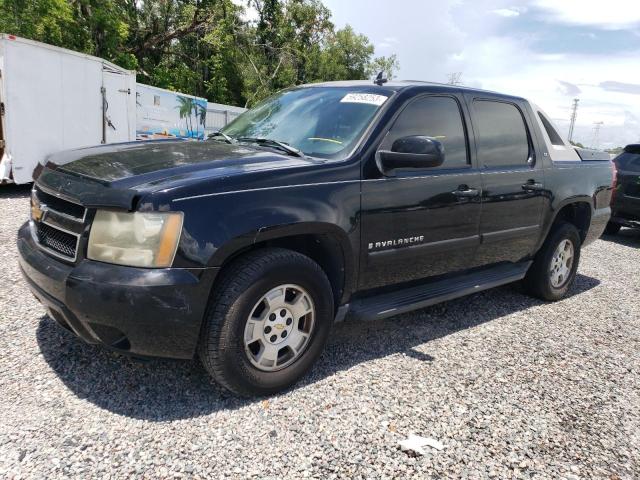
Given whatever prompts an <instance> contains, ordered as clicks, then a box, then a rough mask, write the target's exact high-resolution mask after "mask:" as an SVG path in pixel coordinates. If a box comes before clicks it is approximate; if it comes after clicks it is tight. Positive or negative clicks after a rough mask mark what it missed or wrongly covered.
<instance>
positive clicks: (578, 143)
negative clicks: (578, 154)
mask: <svg viewBox="0 0 640 480" xmlns="http://www.w3.org/2000/svg"><path fill="white" fill-rule="evenodd" d="M569 143H571V145H573V146H574V147H578V148H586V147H585V146H584V145H583V144H581V143H580V142H573V141H572V142H569Z"/></svg>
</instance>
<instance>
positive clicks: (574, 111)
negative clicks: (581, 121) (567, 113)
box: [569, 98, 580, 142]
mask: <svg viewBox="0 0 640 480" xmlns="http://www.w3.org/2000/svg"><path fill="white" fill-rule="evenodd" d="M579 101H580V99H578V98H574V99H573V106H572V107H571V123H569V142H571V141H572V140H573V127H574V126H575V125H576V117H577V116H578V102H579Z"/></svg>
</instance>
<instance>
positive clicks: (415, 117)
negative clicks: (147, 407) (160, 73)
mask: <svg viewBox="0 0 640 480" xmlns="http://www.w3.org/2000/svg"><path fill="white" fill-rule="evenodd" d="M611 188H612V166H611V163H610V162H602V161H584V160H581V159H580V157H578V156H577V154H576V152H575V151H574V150H572V149H571V147H570V146H568V145H566V144H565V143H564V142H563V141H562V140H561V139H560V137H559V135H558V134H557V132H556V131H555V129H554V128H553V125H552V124H551V123H550V121H549V120H548V118H547V117H546V116H545V115H544V113H543V112H542V111H540V110H539V109H538V108H537V107H535V105H533V104H532V103H530V102H528V101H526V100H525V99H523V98H519V97H513V96H507V95H502V94H498V93H492V92H487V91H480V90H473V89H467V88H461V87H456V86H447V85H438V84H430V83H422V82H387V83H383V82H378V83H375V82H374V83H370V82H338V83H325V84H316V85H308V86H302V87H296V88H291V89H288V90H285V91H282V92H280V93H278V94H276V95H275V96H273V97H271V98H269V99H267V100H266V101H264V102H262V103H261V104H259V105H258V106H256V107H255V108H253V109H251V110H249V111H248V112H246V113H245V114H243V115H242V116H240V117H239V118H237V119H236V120H235V121H233V122H232V123H231V124H229V125H228V126H227V127H225V128H224V129H223V130H222V131H220V132H218V133H217V134H215V135H213V136H212V137H211V138H210V139H209V140H208V141H205V142H190V141H177V140H176V141H155V142H154V141H150V142H138V143H126V144H118V145H108V146H101V147H93V148H86V149H80V150H74V151H70V152H66V153H63V154H58V155H56V156H54V157H52V158H50V160H49V161H48V163H47V165H46V166H45V168H43V169H42V171H41V173H40V175H39V176H38V178H37V181H36V182H35V184H34V187H33V195H32V203H31V219H30V220H29V222H27V223H26V224H25V225H24V226H23V227H22V228H21V230H20V232H19V235H18V249H19V253H20V266H21V268H22V271H23V273H24V276H25V278H26V280H27V282H28V284H29V286H30V287H31V290H32V291H33V293H34V294H35V295H36V297H37V298H38V299H39V300H40V301H41V302H42V303H43V304H44V305H45V306H46V307H47V309H48V311H49V313H50V316H51V317H53V318H54V319H55V320H57V321H58V322H59V323H60V324H61V325H62V326H64V327H66V328H68V329H69V330H71V331H73V332H74V333H75V334H76V335H77V336H79V337H80V338H81V339H83V340H84V341H86V342H89V343H98V344H102V345H105V346H106V347H108V348H111V349H114V350H116V351H118V352H123V353H130V354H132V355H138V356H158V357H171V358H182V359H189V358H192V357H194V356H195V355H196V354H197V355H198V356H199V357H200V358H201V360H202V362H203V364H204V365H205V367H206V369H207V370H208V371H209V372H210V374H211V375H212V377H213V378H214V379H215V380H216V381H218V382H219V383H220V384H222V385H223V386H225V387H226V388H228V389H230V390H232V391H233V392H236V393H238V394H241V395H255V394H269V393H272V392H275V391H278V390H281V389H283V388H286V387H288V386H290V385H292V384H293V383H294V382H295V381H296V380H298V379H299V378H300V377H301V376H302V375H303V374H304V373H305V372H306V371H307V370H308V369H309V368H310V367H311V365H312V364H313V363H314V362H315V361H316V359H317V358H318V357H319V355H320V354H321V352H322V350H323V347H324V344H325V342H326V340H327V337H328V336H329V334H330V331H331V327H332V324H333V322H334V321H341V320H343V319H345V317H346V318H348V319H381V318H385V317H389V316H393V315H397V314H400V313H402V312H407V311H410V310H413V309H418V308H422V307H425V306H428V305H431V304H434V303H437V302H441V301H445V300H449V299H453V298H455V297H460V296H462V295H467V294H470V293H474V292H478V291H481V290H484V289H488V288H491V287H495V286H498V285H502V284H506V283H509V282H515V281H519V280H523V282H524V285H525V286H526V288H527V290H528V291H529V292H530V293H531V294H533V295H535V296H537V297H540V298H542V299H545V300H550V301H553V300H558V299H560V298H562V297H563V295H565V294H566V292H567V290H568V289H569V287H570V286H571V284H572V282H573V280H574V277H575V274H576V269H577V267H578V260H579V258H580V249H581V247H582V246H584V245H587V244H588V243H590V242H591V241H593V240H594V239H596V238H598V237H599V236H600V235H601V233H602V231H603V229H604V228H605V226H606V225H607V222H608V220H609V216H610V208H609V203H610V199H611Z"/></svg>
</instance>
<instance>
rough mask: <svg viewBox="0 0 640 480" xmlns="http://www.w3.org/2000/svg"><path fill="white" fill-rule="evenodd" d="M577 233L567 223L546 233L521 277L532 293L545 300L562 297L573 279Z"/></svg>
mask: <svg viewBox="0 0 640 480" xmlns="http://www.w3.org/2000/svg"><path fill="white" fill-rule="evenodd" d="M580 245H581V240H580V234H579V233H578V230H577V229H576V227H575V226H573V225H572V224H570V223H559V224H557V225H555V226H554V227H553V228H552V230H551V232H550V233H549V235H548V237H547V239H546V240H545V242H544V244H543V245H542V248H541V249H540V251H539V252H538V253H537V254H536V257H535V259H534V261H533V264H532V265H531V267H530V268H529V271H528V272H527V275H526V277H525V279H524V285H525V287H526V289H527V291H528V292H529V293H531V294H532V295H533V296H536V297H538V298H541V299H543V300H548V301H556V300H560V299H561V298H563V297H564V296H565V295H566V294H567V291H568V290H569V288H570V287H571V285H572V284H573V282H574V280H575V278H576V272H577V270H578V262H579V260H580Z"/></svg>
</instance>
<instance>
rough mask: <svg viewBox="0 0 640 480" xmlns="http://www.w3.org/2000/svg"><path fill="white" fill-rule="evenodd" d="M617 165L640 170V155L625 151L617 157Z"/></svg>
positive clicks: (624, 168)
mask: <svg viewBox="0 0 640 480" xmlns="http://www.w3.org/2000/svg"><path fill="white" fill-rule="evenodd" d="M615 161H616V166H617V167H618V168H619V169H621V170H630V171H632V172H640V155H636V154H633V153H628V152H623V153H621V154H620V155H618V156H617V157H616V160H615Z"/></svg>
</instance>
